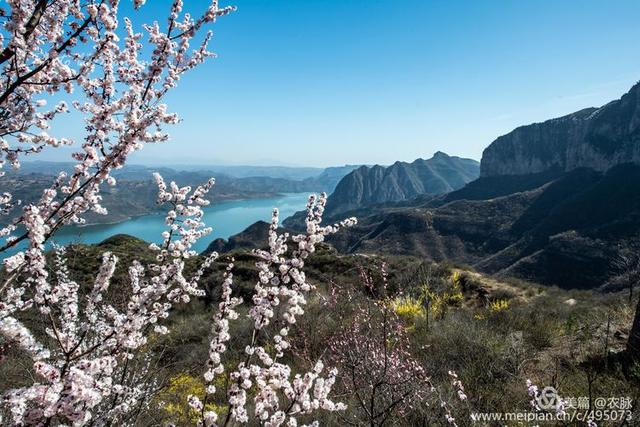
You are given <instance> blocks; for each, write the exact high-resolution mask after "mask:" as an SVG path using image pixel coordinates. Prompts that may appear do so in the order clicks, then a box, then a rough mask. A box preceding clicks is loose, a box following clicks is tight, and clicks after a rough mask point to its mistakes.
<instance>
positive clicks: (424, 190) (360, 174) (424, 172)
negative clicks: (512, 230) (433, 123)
mask: <svg viewBox="0 0 640 427" xmlns="http://www.w3.org/2000/svg"><path fill="white" fill-rule="evenodd" d="M478 175H479V163H478V162H477V161H475V160H471V159H463V158H460V157H454V156H448V155H447V154H445V153H442V152H437V153H436V154H434V156H433V157H432V158H430V159H428V160H424V159H418V160H415V161H414V162H412V163H406V162H395V163H394V164H393V165H391V166H388V167H384V166H379V165H376V166H372V167H367V166H362V167H360V168H358V169H356V170H354V171H352V172H351V173H349V174H348V175H346V176H345V177H344V178H342V180H341V181H340V182H339V183H338V185H337V186H336V189H335V191H334V192H333V194H331V196H330V197H329V201H328V203H327V214H328V215H330V216H335V215H338V214H340V213H342V212H347V211H350V210H353V209H357V208H362V207H365V206H370V205H373V204H378V203H385V202H396V201H401V200H408V199H412V198H414V197H416V196H419V195H422V194H443V193H447V192H450V191H453V190H456V189H459V188H462V187H463V186H464V185H465V184H467V183H468V182H470V181H473V180H474V179H476V178H477V177H478Z"/></svg>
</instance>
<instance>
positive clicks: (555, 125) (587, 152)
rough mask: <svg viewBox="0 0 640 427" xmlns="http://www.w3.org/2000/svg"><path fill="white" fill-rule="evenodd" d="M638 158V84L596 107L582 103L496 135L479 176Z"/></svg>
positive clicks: (565, 168) (599, 167)
mask: <svg viewBox="0 0 640 427" xmlns="http://www.w3.org/2000/svg"><path fill="white" fill-rule="evenodd" d="M627 162H634V163H640V83H638V84H636V85H635V86H634V87H632V88H631V90H630V91H629V92H628V93H626V94H625V95H623V96H622V98H621V99H619V100H616V101H612V102H610V103H608V104H607V105H605V106H603V107H601V108H586V109H584V110H581V111H578V112H576V113H573V114H569V115H567V116H564V117H560V118H557V119H552V120H548V121H546V122H544V123H536V124H532V125H529V126H522V127H519V128H517V129H515V130H514V131H512V132H510V133H508V134H506V135H504V136H501V137H499V138H498V139H496V140H495V141H494V142H493V143H491V145H489V146H488V147H487V148H486V149H485V150H484V153H483V154H482V166H481V168H480V169H481V176H483V177H489V176H495V175H527V174H533V173H540V172H545V171H548V170H561V171H570V170H572V169H576V168H580V167H588V168H592V169H595V170H599V171H605V170H607V169H609V168H611V167H612V166H615V165H617V164H621V163H627Z"/></svg>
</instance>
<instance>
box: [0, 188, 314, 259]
mask: <svg viewBox="0 0 640 427" xmlns="http://www.w3.org/2000/svg"><path fill="white" fill-rule="evenodd" d="M308 197H309V193H289V194H283V195H282V197H273V198H267V199H252V200H236V201H225V202H220V203H215V204H213V205H210V206H207V207H205V208H204V210H205V216H204V222H205V223H206V225H207V226H209V227H213V232H212V233H211V234H210V235H208V236H207V237H205V238H203V239H201V240H200V241H199V242H198V243H197V244H196V245H195V246H194V250H196V251H197V252H202V251H203V250H205V249H206V247H207V246H208V245H209V243H211V242H212V241H213V240H214V239H216V238H218V237H223V238H225V239H226V238H228V237H229V236H232V235H234V234H236V233H239V232H240V231H242V230H244V229H245V228H247V227H248V226H249V225H251V224H253V223H254V222H256V221H260V220H263V221H267V222H268V221H270V220H271V212H272V210H273V208H278V209H279V210H280V221H281V222H282V221H283V220H284V219H285V218H287V217H288V216H291V215H293V214H294V213H295V212H297V211H300V210H304V209H305V206H306V203H307V199H308ZM165 227H166V225H165V223H164V216H163V215H145V216H140V217H137V218H133V219H130V220H128V221H124V222H120V223H117V224H108V225H106V224H105V225H89V226H84V227H75V226H67V227H65V228H63V229H62V230H60V231H59V232H58V233H56V235H55V238H54V239H52V241H53V242H55V243H57V244H62V245H67V244H69V243H100V242H102V241H103V240H105V239H106V238H108V237H111V236H113V235H114V234H129V235H131V236H135V237H138V238H140V239H143V240H145V241H147V242H156V243H160V242H162V237H161V235H160V234H161V233H162V232H163V231H164V230H165ZM19 249H23V248H17V249H14V250H13V251H11V252H12V253H15V252H16V251H17V250H19Z"/></svg>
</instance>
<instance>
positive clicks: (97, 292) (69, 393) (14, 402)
mask: <svg viewBox="0 0 640 427" xmlns="http://www.w3.org/2000/svg"><path fill="white" fill-rule="evenodd" d="M159 181H161V179H159ZM172 187H175V188H177V186H175V184H173V185H172ZM210 187H211V186H210V185H209V184H207V185H205V186H201V187H198V188H197V189H196V190H195V191H194V192H193V193H191V192H190V191H189V190H188V189H187V190H183V189H180V191H179V194H180V195H181V197H179V198H177V199H176V197H172V198H171V199H169V198H168V197H166V194H165V193H164V192H163V190H162V189H161V190H160V195H161V197H163V198H164V199H166V201H167V202H168V203H171V206H172V207H173V208H175V206H176V204H177V203H179V202H180V201H183V200H189V201H191V203H193V204H194V206H191V205H189V207H188V208H185V209H178V210H179V212H180V214H177V215H176V216H175V217H173V221H171V222H170V223H169V224H168V228H169V230H171V231H172V232H174V231H176V230H177V231H178V233H179V234H181V235H182V237H181V238H180V241H183V242H188V244H184V245H176V246H175V247H174V248H173V249H172V250H170V251H168V253H167V254H165V255H163V256H162V257H160V260H161V262H159V263H157V264H151V265H149V266H148V267H146V268H145V267H144V266H143V265H142V264H140V263H139V262H133V264H132V265H131V266H130V267H129V269H128V272H129V285H130V295H129V298H128V301H127V302H126V304H124V306H123V308H121V309H120V308H118V307H116V306H114V305H112V304H110V303H107V302H106V301H105V298H104V296H105V293H106V292H108V290H109V287H110V284H111V282H112V279H113V276H114V273H115V271H116V267H117V263H118V258H117V257H116V256H115V255H113V254H111V253H109V252H106V253H104V254H103V256H102V264H101V266H100V269H99V271H98V274H97V276H96V279H95V282H94V284H93V286H92V288H91V290H90V291H89V292H88V293H87V295H86V296H85V298H84V301H82V298H81V296H80V291H79V290H80V286H79V285H78V284H77V283H76V282H75V281H73V280H71V278H70V276H69V273H68V268H67V265H66V257H65V251H66V249H65V248H63V247H56V257H55V261H54V266H53V267H54V268H53V270H54V271H55V277H48V276H47V275H43V276H41V277H38V278H37V279H38V280H34V278H33V277H31V276H30V275H27V278H26V279H25V281H24V282H21V280H20V279H21V277H20V278H18V279H16V281H15V284H13V283H12V284H9V285H8V289H9V291H8V292H7V295H9V296H10V295H17V296H16V297H15V298H14V299H16V300H19V301H20V302H21V308H22V309H24V308H25V307H35V308H37V309H38V310H39V311H40V313H42V314H43V315H45V316H47V318H48V319H49V320H50V322H49V326H48V328H47V329H46V333H47V334H48V335H49V337H50V338H51V339H52V340H53V341H54V342H55V344H56V345H55V347H54V348H52V349H45V347H44V345H43V344H41V343H39V342H38V341H37V340H36V338H35V337H34V336H33V334H32V333H31V332H30V331H29V330H28V329H27V328H26V327H25V326H24V325H23V324H22V323H21V322H20V321H19V320H18V319H17V318H16V317H15V316H12V315H11V313H9V312H8V311H9V310H8V308H7V303H6V302H3V303H2V304H1V306H2V308H3V310H4V311H3V313H2V314H3V315H2V317H1V318H0V333H2V335H3V336H4V337H5V339H7V340H9V341H10V342H13V343H15V345H17V346H18V347H20V348H22V349H23V350H24V351H25V352H26V353H27V354H29V355H30V356H31V357H32V359H33V360H34V363H33V370H34V372H35V373H36V374H37V375H38V376H39V377H40V378H41V381H40V382H37V383H34V384H33V385H31V386H27V387H23V388H19V389H14V390H10V391H8V392H7V393H6V394H5V395H4V396H3V403H4V404H5V405H6V406H7V407H8V408H9V409H10V412H11V415H12V417H13V422H14V423H16V424H20V423H26V424H30V423H31V422H33V421H34V420H49V419H65V420H68V421H70V422H74V423H77V424H83V423H86V422H88V420H90V419H93V418H95V417H96V414H95V413H94V412H95V408H97V407H99V406H100V405H102V404H104V400H105V399H106V398H107V397H111V398H112V399H111V400H112V402H113V404H112V405H111V407H110V408H108V411H109V413H110V416H111V417H117V416H118V415H119V414H120V413H124V412H126V411H128V410H129V408H131V407H132V406H133V404H134V403H135V402H136V401H137V399H138V398H139V397H140V396H142V395H143V394H144V393H143V390H141V389H140V387H136V386H135V385H131V384H126V383H122V382H120V381H119V379H122V378H124V376H123V369H124V368H123V366H122V364H123V363H125V362H127V361H129V360H131V359H133V358H134V357H135V356H136V355H137V352H138V351H139V349H140V348H141V347H142V346H143V345H145V344H146V343H147V341H148V338H149V331H150V330H152V331H154V332H155V333H161V334H162V333H167V332H168V330H167V328H166V326H163V325H161V324H160V323H161V321H162V319H165V318H167V317H168V316H169V313H170V309H171V308H172V306H173V305H174V304H176V303H179V302H188V301H189V300H190V298H191V297H194V296H202V295H204V291H203V290H201V289H199V288H198V282H199V280H200V277H201V276H202V274H203V271H204V269H206V268H207V267H209V265H210V264H211V262H212V260H213V258H212V257H208V258H206V259H205V260H204V261H203V263H202V264H201V265H200V268H199V269H198V270H197V272H196V273H195V274H194V276H193V277H189V278H188V277H185V275H184V258H187V257H189V256H190V255H191V250H190V245H191V244H192V243H194V242H195V240H197V238H199V237H202V236H204V235H206V234H207V230H206V229H205V231H202V230H200V229H201V228H202V223H201V221H200V220H201V218H202V209H201V207H200V206H201V205H202V203H200V202H199V200H201V198H202V197H203V196H204V195H205V194H206V192H207V191H208V190H209V188H210ZM176 200H177V201H176ZM186 203H187V204H188V203H189V202H186ZM177 223H179V224H181V225H180V226H178V227H177V229H174V226H175V225H176V224H177ZM183 224H189V225H186V226H184V225H183ZM183 227H187V228H186V229H184V228H183ZM193 229H196V230H200V231H199V232H197V233H196V234H195V236H193V235H191V234H189V232H188V231H189V230H193ZM165 233H166V232H165ZM184 234H189V237H188V238H186V237H184ZM163 235H164V234H163ZM33 240H34V241H41V238H40V239H37V238H34V239H33ZM163 245H164V247H167V248H168V247H170V246H171V239H168V240H167V239H166V238H165V243H164V244H163ZM153 246H154V247H156V248H157V245H153ZM37 253H38V254H41V253H42V252H41V251H40V252H37ZM25 256H32V254H30V253H29V252H27V254H26V255H25ZM35 262H38V263H42V266H41V267H38V268H39V269H40V268H42V269H43V270H42V271H43V272H44V267H45V266H46V260H45V258H44V256H43V257H42V258H35V257H33V256H32V259H31V260H30V265H31V264H33V263H35ZM29 271H33V270H29ZM28 296H31V298H30V299H28V300H25V298H26V297H28ZM14 306H15V307H18V306H19V305H18V304H16V303H14ZM98 415H100V413H98Z"/></svg>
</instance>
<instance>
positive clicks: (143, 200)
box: [0, 161, 358, 224]
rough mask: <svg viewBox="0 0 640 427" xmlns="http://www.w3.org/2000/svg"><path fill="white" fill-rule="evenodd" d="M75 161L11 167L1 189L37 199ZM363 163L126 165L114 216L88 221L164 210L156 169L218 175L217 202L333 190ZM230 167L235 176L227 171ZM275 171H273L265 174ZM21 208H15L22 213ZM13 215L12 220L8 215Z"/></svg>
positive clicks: (185, 177) (111, 201)
mask: <svg viewBox="0 0 640 427" xmlns="http://www.w3.org/2000/svg"><path fill="white" fill-rule="evenodd" d="M73 166H74V164H73V163H70V162H69V163H62V162H42V161H39V162H24V163H23V164H22V167H21V168H20V169H19V170H17V171H9V173H8V174H7V175H6V176H5V177H4V179H3V180H2V182H0V192H2V191H8V192H10V193H13V194H15V196H16V197H17V198H18V199H20V200H21V201H22V203H23V204H28V203H32V202H34V201H35V200H37V199H38V198H39V197H40V196H41V195H42V191H43V190H44V189H45V188H48V187H49V186H50V185H51V183H52V182H53V180H54V177H55V176H56V175H57V173H58V172H59V171H61V170H64V171H67V172H70V171H72V169H73ZM356 167H358V166H355V165H353V166H352V165H346V166H339V167H330V168H325V169H321V168H293V167H257V168H255V169H254V175H251V172H250V170H251V168H252V167H245V166H229V167H224V166H220V167H219V166H212V167H211V168H212V169H211V170H210V169H197V170H176V169H172V168H168V167H149V166H141V165H132V166H126V167H125V168H123V169H119V170H116V171H114V173H113V176H114V177H115V178H116V180H117V181H118V184H117V185H116V186H114V187H110V186H108V185H104V186H103V187H102V192H101V195H102V197H103V201H102V203H103V205H104V206H105V207H106V208H107V209H108V211H109V215H108V216H103V215H97V214H94V213H91V212H90V213H88V214H87V215H86V216H85V219H86V220H87V223H88V224H101V223H104V222H110V223H111V222H120V221H125V220H127V219H130V218H131V217H135V216H141V215H147V214H154V213H159V212H161V211H162V208H161V207H159V206H158V205H157V204H156V198H157V186H156V184H155V182H154V181H153V179H152V174H153V172H159V173H160V174H162V176H163V177H164V178H165V180H166V181H167V182H169V181H175V182H176V183H178V184H179V185H181V186H184V185H191V186H194V185H199V184H202V183H204V182H206V181H207V180H208V179H209V178H210V177H214V178H215V179H216V185H215V186H214V187H213V188H212V190H211V191H210V192H209V194H208V195H207V198H208V199H209V200H210V201H211V202H212V203H217V202H220V201H225V200H244V199H256V198H267V197H273V196H276V195H278V194H279V193H300V192H309V193H313V192H320V191H325V192H328V193H330V192H332V191H333V189H334V188H335V186H336V184H337V183H338V181H339V180H340V179H341V178H342V177H343V176H344V175H346V174H347V173H349V172H351V171H352V170H353V169H355V168H356ZM220 170H225V171H227V172H228V173H233V174H234V175H229V174H224V173H222V172H221V171H220ZM259 174H270V175H262V176H261V175H259ZM19 212H20V211H19V210H16V211H15V212H14V214H15V215H18V214H19ZM7 219H10V218H7Z"/></svg>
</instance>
